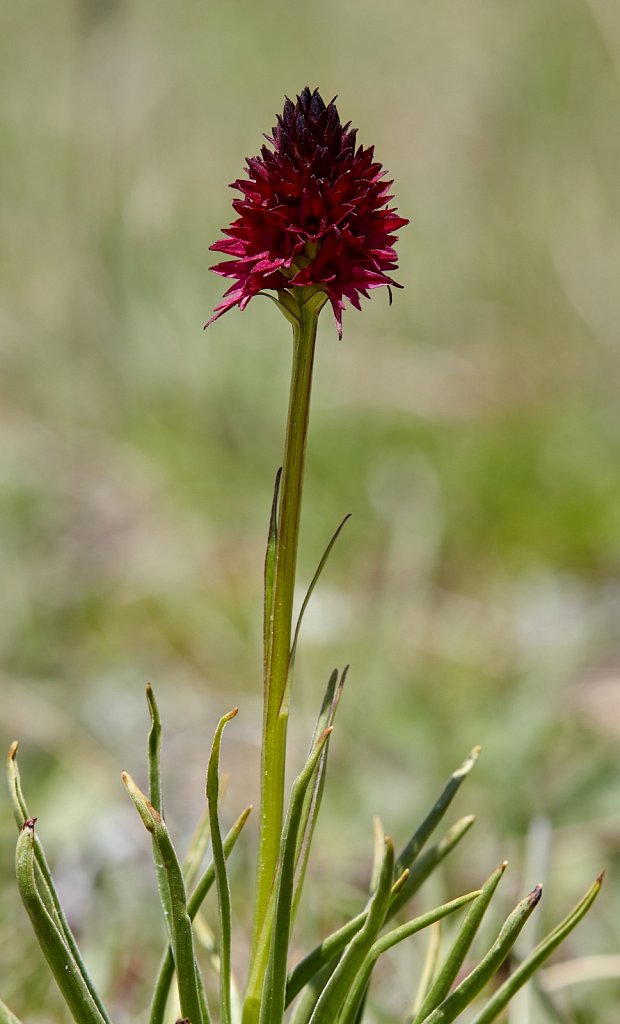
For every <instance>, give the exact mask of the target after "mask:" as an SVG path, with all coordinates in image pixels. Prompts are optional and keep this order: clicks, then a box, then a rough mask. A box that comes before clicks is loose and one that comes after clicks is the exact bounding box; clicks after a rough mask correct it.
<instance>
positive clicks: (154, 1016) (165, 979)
mask: <svg viewBox="0 0 620 1024" xmlns="http://www.w3.org/2000/svg"><path fill="white" fill-rule="evenodd" d="M251 810H252V808H251V806H250V807H246V809H245V810H244V811H243V813H242V814H240V815H239V817H238V818H237V820H236V822H235V824H234V825H233V826H232V828H231V829H230V831H229V832H228V834H227V836H226V838H225V839H224V844H223V845H224V856H225V857H229V856H230V854H231V853H232V850H233V848H234V846H235V843H236V842H237V839H238V838H239V835H240V833H241V829H242V828H243V826H244V825H245V823H246V821H247V819H248V817H249V815H250V812H251ZM214 881H215V865H214V864H213V862H212V863H211V864H210V865H209V867H208V868H207V869H206V871H205V872H204V874H203V875H202V877H201V879H200V881H199V882H198V884H197V885H196V888H195V889H194V891H193V892H192V894H191V896H190V898H189V900H188V903H187V912H188V914H189V916H190V920H192V921H193V920H194V918H195V917H196V914H197V913H198V911H199V910H200V907H201V906H202V904H203V902H204V900H205V898H206V896H207V895H208V893H209V890H210V889H211V887H212V885H213V883H214ZM173 977H174V956H173V952H172V948H171V946H168V947H167V949H166V951H165V953H164V956H163V959H162V963H161V966H160V968H159V974H158V976H157V982H156V984H155V991H154V994H153V1000H152V1003H151V1011H150V1016H149V1024H163V1022H164V1020H165V1014H166V1003H167V1001H168V995H169V992H170V986H171V984H172V979H173Z"/></svg>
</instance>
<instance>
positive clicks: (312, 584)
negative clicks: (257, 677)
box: [289, 512, 351, 685]
mask: <svg viewBox="0 0 620 1024" xmlns="http://www.w3.org/2000/svg"><path fill="white" fill-rule="evenodd" d="M350 518H351V513H350V512H349V513H348V515H346V516H345V517H344V519H343V520H342V522H341V523H340V526H339V527H338V528H337V529H336V531H335V532H334V534H333V536H332V538H331V540H330V542H329V544H328V545H327V547H326V548H325V551H324V552H323V557H322V558H321V561H320V562H319V564H318V566H317V570H316V572H315V574H314V576H313V577H312V579H311V581H310V586H309V587H308V589H307V591H306V596H305V597H304V599H303V601H302V604H301V609H300V611H299V616H298V618H297V624H296V626H295V632H294V634H293V643H292V646H291V654H290V658H289V674H290V673H291V672H292V671H293V668H294V666H295V655H296V653H297V642H298V640H299V633H300V630H301V624H302V622H303V617H304V615H305V612H306V608H307V607H308V604H309V602H310V598H311V597H312V594H313V592H314V588H315V587H316V585H317V583H318V582H319V579H320V578H321V573H322V572H323V569H324V568H325V565H326V562H327V559H328V558H329V556H330V555H331V552H332V548H333V546H334V544H335V543H336V541H337V540H338V537H339V536H340V534H341V532H342V530H343V528H344V525H345V523H346V522H347V521H348V520H349V519H350ZM289 685H290V684H289Z"/></svg>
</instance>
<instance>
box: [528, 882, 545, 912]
mask: <svg viewBox="0 0 620 1024" xmlns="http://www.w3.org/2000/svg"><path fill="white" fill-rule="evenodd" d="M542 894H543V887H542V883H541V882H539V883H538V885H535V886H534V888H533V889H532V891H531V893H530V894H529V896H528V898H527V901H528V904H529V905H530V907H536V906H538V904H539V903H540V901H541V898H542Z"/></svg>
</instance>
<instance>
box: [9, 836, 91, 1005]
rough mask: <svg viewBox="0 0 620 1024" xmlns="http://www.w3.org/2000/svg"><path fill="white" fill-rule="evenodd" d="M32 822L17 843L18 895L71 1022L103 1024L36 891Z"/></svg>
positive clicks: (62, 940) (60, 933)
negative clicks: (68, 1010)
mask: <svg viewBox="0 0 620 1024" xmlns="http://www.w3.org/2000/svg"><path fill="white" fill-rule="evenodd" d="M35 822H36V818H29V819H27V820H26V821H25V822H24V824H23V826H22V829H21V831H20V834H19V837H18V840H17V848H16V852H15V871H16V875H17V885H18V888H19V893H20V896H21V898H22V901H23V903H24V906H25V908H26V910H27V912H28V916H29V917H30V920H31V922H32V926H33V929H34V933H35V935H36V937H37V942H38V943H39V946H40V947H41V950H42V951H43V955H44V956H45V959H46V960H47V962H48V964H49V967H50V970H51V972H52V974H53V976H54V978H55V980H56V984H57V985H58V987H59V989H60V991H61V992H62V995H63V998H64V1000H65V1002H66V1004H67V1006H68V1007H69V1009H70V1011H71V1013H72V1015H73V1018H74V1020H76V1021H77V1022H78V1024H104V1022H105V1020H106V1018H105V1017H104V1016H103V1015H102V1014H101V1012H100V1010H99V1007H98V1005H97V1003H96V1002H95V1000H94V999H93V997H92V994H91V992H90V991H89V989H88V986H87V985H86V982H85V980H84V977H83V975H82V972H81V970H80V966H79V964H78V963H77V961H76V960H75V957H74V956H73V953H72V951H71V950H70V948H69V946H68V945H67V943H66V941H65V938H64V935H63V933H62V931H61V930H60V928H59V927H58V925H57V924H56V922H55V921H54V919H53V918H52V917H51V915H50V914H49V913H48V911H47V909H46V907H45V904H44V902H43V900H42V898H41V896H40V894H39V892H38V890H37V885H36V880H35V873H34V865H35V845H34V826H35Z"/></svg>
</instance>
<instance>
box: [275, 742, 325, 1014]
mask: <svg viewBox="0 0 620 1024" xmlns="http://www.w3.org/2000/svg"><path fill="white" fill-rule="evenodd" d="M331 732H332V728H331V726H330V727H329V728H328V729H325V730H324V732H323V733H322V734H321V735H320V736H319V737H318V740H317V742H316V744H315V746H314V750H313V751H312V753H311V755H310V757H309V758H308V760H307V762H306V764H305V765H304V768H303V769H302V771H301V772H300V774H299V775H298V776H297V778H296V780H295V782H294V783H293V788H292V791H291V799H290V804H289V809H288V814H287V816H286V821H285V824H284V829H283V832H282V842H281V852H280V861H279V865H278V870H277V873H276V887H275V905H274V915H273V926H272V930H271V942H270V949H269V958H268V961H267V965H266V972H265V982H264V986H263V991H262V998H261V1005H260V1016H259V1021H260V1024H281V1021H282V1018H283V1015H284V1002H285V995H286V967H287V959H288V945H289V937H290V927H291V914H292V904H293V891H294V880H295V857H296V852H297V841H298V836H299V829H300V825H301V817H302V813H303V806H304V798H305V795H306V791H307V789H308V787H309V786H310V784H311V782H312V779H313V777H314V775H315V772H316V768H317V765H318V764H319V761H320V758H321V756H322V754H323V751H324V748H325V745H326V743H327V741H328V740H329V737H330V734H331Z"/></svg>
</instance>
